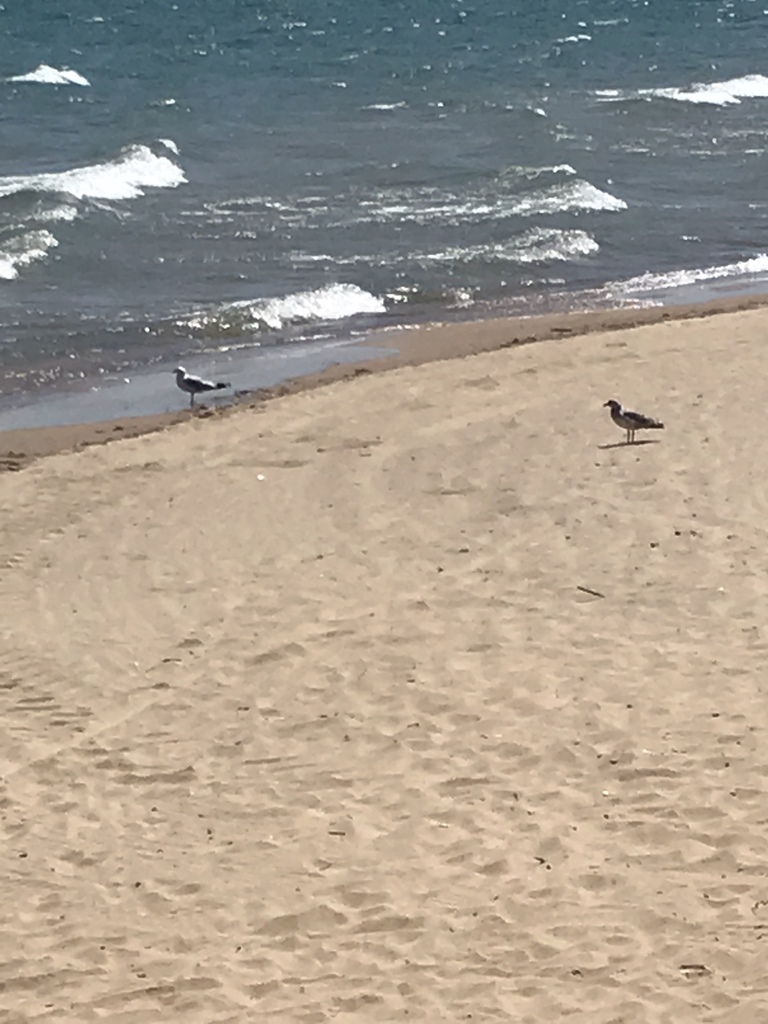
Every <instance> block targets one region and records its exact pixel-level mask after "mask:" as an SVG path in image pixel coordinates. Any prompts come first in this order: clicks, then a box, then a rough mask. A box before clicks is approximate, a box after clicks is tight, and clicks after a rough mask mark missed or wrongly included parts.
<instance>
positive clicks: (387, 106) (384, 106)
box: [360, 100, 408, 110]
mask: <svg viewBox="0 0 768 1024" xmlns="http://www.w3.org/2000/svg"><path fill="white" fill-rule="evenodd" d="M407 106H408V104H407V103H406V102H405V100H400V102H399V103H369V104H368V105H367V106H365V107H361V108H360V109H361V110H401V109H402V108H403V107H407Z"/></svg>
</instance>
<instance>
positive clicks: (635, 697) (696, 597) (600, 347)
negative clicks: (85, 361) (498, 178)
mask: <svg viewBox="0 0 768 1024" xmlns="http://www.w3.org/2000/svg"><path fill="white" fill-rule="evenodd" d="M767 327H768V312H766V311H765V310H760V309H758V310H753V311H745V312H740V313H733V314H728V315H720V316H712V317H708V318H706V319H681V320H670V321H667V322H660V323H656V324H655V325H653V326H645V327H639V328H635V329H624V330H620V331H615V332H608V333H600V334H592V335H590V336H587V337H578V338H568V339H564V340H555V341H550V342H547V343H546V344H540V345H528V346H522V347H513V348H508V349H506V350H504V351H497V352H492V353H488V354H482V355H477V356H473V357H471V358H467V359H463V360H462V359H455V360H451V361H447V362H440V363H433V364H431V365H427V366H418V367H407V366H406V367H402V368H400V369H396V370H393V371H391V372H389V373H381V374H375V373H374V374H369V375H363V376H361V377H359V378H358V379H356V380H354V381H344V382H340V383H335V384H330V385H329V386H327V387H323V388H319V389H315V390H310V391H306V392H304V393H301V394H294V395H289V396H287V397H285V398H277V399H275V400H273V401H271V402H268V403H266V404H264V405H263V406H261V407H259V408H255V409H250V410H246V411H244V412H240V413H237V414H235V415H231V416H226V417H213V418H210V419H205V418H201V419H198V418H196V419H194V420H190V421H188V422H186V423H184V424H182V425H181V426H176V427H174V428H173V429H169V430H165V431H162V432H156V433H153V434H149V435H147V436H142V437H138V438H134V439H130V440H125V441H122V442H120V443H119V444H111V445H106V446H101V447H92V448H88V449H87V450H84V451H81V452H78V453H70V454H60V455H55V456H51V457H49V458H45V459H41V460H38V461H35V462H33V463H32V464H31V465H30V466H29V467H28V468H26V469H25V470H24V471H23V472H19V473H6V474H4V475H2V476H0V522H1V523H2V551H0V564H1V565H2V576H1V577H0V581H1V582H0V599H1V601H2V614H1V615H0V707H1V708H2V716H1V718H0V723H1V724H0V728H1V729H2V744H1V745H0V777H1V778H2V784H1V786H0V799H1V800H2V828H3V858H4V865H5V869H4V871H3V872H2V875H0V900H1V902H0V947H1V948H0V1021H3V1022H5V1021H8V1022H13V1024H20V1022H26V1021H43V1020H44V1021H55V1022H59V1021H62V1022H75V1024H77V1022H86V1021H87V1022H93V1021H109V1022H110V1024H112V1022H119V1024H128V1022H130V1024H138V1022H147V1024H157V1022H159V1021H168V1020H179V1021H184V1022H185V1024H197V1022H199V1024H215V1022H225V1021H226V1022H241V1021H242V1022H250V1021H255V1020H266V1021H280V1022H283V1021H285V1022H299V1021H300V1022H306V1024H309V1022H317V1024H319V1022H324V1021H330V1020H334V1021H350V1022H351V1021H355V1022H357V1021H360V1022H363V1021H366V1022H367V1021H403V1020H418V1021H426V1022H430V1024H431V1022H437V1021H461V1020H470V1019H471V1020H472V1021H473V1022H479V1021H481V1022H485V1021H505V1022H508V1021H514V1022H516V1024H527V1022H530V1024H533V1022H536V1024H538V1022H543V1021H556V1020H560V1019H565V1018H566V1017H567V1019H568V1020H572V1021H584V1022H589V1024H609V1022H610V1024H619V1022H621V1024H634V1022H638V1024H639V1022H659V1024H661V1022H664V1024H673V1022H674V1024H685V1022H692V1024H693V1022H696V1024H702V1022H718V1024H719V1022H731V1024H733V1022H739V1024H741V1022H745V1024H756V1022H759V1021H762V1020H766V1019H768V981H766V972H765V952H766V943H767V942H768V860H767V858H766V826H767V825H768V759H767V758H766V755H765V754H764V753H761V751H762V749H763V747H764V745H765V744H764V725H765V691H766V684H765V682H764V680H765V676H764V672H765V663H766V652H767V651H768V623H767V622H766V603H767V601H768V573H767V572H766V559H767V558H768V555H767V554H766V522H768V485H767V483H766V479H767V478H766V465H767V464H768V438H767V437H766V431H765V430H764V421H765V416H764V410H765V405H766V396H768V369H767V368H766V358H765V351H764V349H765V338H766V335H768V330H766V328H767ZM509 340H511V338H509ZM610 397H615V398H618V399H620V400H622V401H624V402H625V403H627V404H628V405H630V406H631V407H633V408H639V409H640V410H641V411H644V412H647V413H649V414H651V415H654V416H659V417H661V418H662V419H664V420H665V421H666V422H667V429H666V430H665V431H664V432H663V433H658V434H650V435H648V437H647V440H648V441H649V442H653V443H647V444H640V445H636V446H631V447H626V446H624V445H623V444H621V442H622V434H621V433H620V432H619V431H618V430H617V429H616V428H615V427H614V426H613V424H612V423H611V421H610V419H609V417H608V415H607V411H606V410H604V409H602V408H601V405H602V403H603V402H604V401H605V400H606V399H607V398H610ZM579 588H586V590H591V591H594V592H596V593H599V594H602V595H604V596H603V597H597V596H592V595H591V594H589V593H587V592H586V590H583V589H579Z"/></svg>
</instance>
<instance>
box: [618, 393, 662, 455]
mask: <svg viewBox="0 0 768 1024" xmlns="http://www.w3.org/2000/svg"><path fill="white" fill-rule="evenodd" d="M606 406H607V407H608V408H609V409H610V410H611V419H612V420H613V422H614V423H615V424H616V426H617V427H621V429H622V430H626V432H627V442H626V443H627V444H634V442H635V431H637V430H663V429H664V424H663V423H662V422H661V421H660V420H654V419H651V417H650V416H644V415H643V413H641V412H631V411H630V410H629V409H624V408H623V407H622V405H621V402H617V401H616V399H615V398H609V399H608V401H607V402H606V403H605V404H604V406H603V408H605V407H606Z"/></svg>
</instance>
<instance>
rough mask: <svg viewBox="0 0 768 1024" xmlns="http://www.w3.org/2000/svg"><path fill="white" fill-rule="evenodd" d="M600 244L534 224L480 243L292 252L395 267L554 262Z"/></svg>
mask: <svg viewBox="0 0 768 1024" xmlns="http://www.w3.org/2000/svg"><path fill="white" fill-rule="evenodd" d="M599 248H600V247H599V245H598V244H597V242H596V241H595V240H594V238H592V236H591V235H589V234H587V232H586V231H561V230H558V229H556V228H531V230H530V231H525V232H523V234H521V235H517V236H515V237H514V238H510V239H507V240H505V241H503V242H483V243H480V244H478V245H452V246H448V247H447V248H445V249H438V250H433V251H429V252H424V251H420V252H408V253H401V252H389V253H387V252H377V253H367V254H364V253H359V254H356V255H354V256H346V257H336V258H334V257H332V256H330V255H328V254H326V253H322V254H319V253H306V252H298V251H295V252H292V253H291V263H292V265H294V266H301V265H307V266H312V265H313V264H315V263H329V264H330V263H336V264H337V265H347V266H352V265H357V264H362V265H363V266H368V267H370V266H380V267H394V266H399V265H401V264H410V263H417V264H421V265H422V266H429V265H441V264H446V265H450V264H457V263H473V262H483V263H518V264H527V263H551V262H561V261H565V260H571V259H575V258H578V257H579V256H588V255H589V254H590V253H594V252H597V251H598V250H599Z"/></svg>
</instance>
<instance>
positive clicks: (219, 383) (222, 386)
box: [216, 380, 664, 426]
mask: <svg viewBox="0 0 768 1024" xmlns="http://www.w3.org/2000/svg"><path fill="white" fill-rule="evenodd" d="M216 387H217V388H231V387H232V385H231V384H230V383H229V382H227V383H226V384H225V383H224V381H221V380H220V381H217V383H216ZM663 425H664V424H663V423H662V424H659V426H663Z"/></svg>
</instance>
